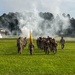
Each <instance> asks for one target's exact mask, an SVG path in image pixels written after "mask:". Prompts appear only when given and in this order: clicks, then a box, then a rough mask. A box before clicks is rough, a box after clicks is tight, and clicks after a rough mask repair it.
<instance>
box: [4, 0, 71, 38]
mask: <svg viewBox="0 0 75 75" xmlns="http://www.w3.org/2000/svg"><path fill="white" fill-rule="evenodd" d="M63 2H64V0H63V1H62V0H37V1H36V0H31V1H30V0H25V1H24V0H16V1H15V0H6V1H4V0H3V3H4V4H5V6H4V7H6V11H9V10H10V11H13V12H20V15H19V16H18V20H19V28H20V29H21V31H22V34H21V35H20V36H23V37H29V32H30V31H32V33H33V36H34V37H38V36H52V37H54V36H55V35H56V33H57V32H58V31H59V30H62V33H63V32H64V30H65V29H67V28H68V27H69V25H70V23H69V19H68V18H67V17H63V16H62V15H61V14H62V12H61V11H62V10H61V7H62V6H61V5H62V3H63ZM13 4H14V5H13ZM46 11H47V12H50V13H52V14H53V15H54V19H53V20H52V21H49V20H44V19H43V18H41V17H40V16H39V12H46ZM57 14H58V16H57ZM60 28H62V29H60Z"/></svg>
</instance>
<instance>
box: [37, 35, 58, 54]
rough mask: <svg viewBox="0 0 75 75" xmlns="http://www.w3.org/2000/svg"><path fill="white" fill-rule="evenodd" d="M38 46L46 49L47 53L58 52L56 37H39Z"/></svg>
mask: <svg viewBox="0 0 75 75" xmlns="http://www.w3.org/2000/svg"><path fill="white" fill-rule="evenodd" d="M37 47H38V48H40V49H42V50H44V52H45V54H49V52H50V51H52V52H53V53H56V52H57V42H56V40H55V39H54V38H51V37H49V36H48V37H47V38H45V37H43V38H42V37H39V38H38V39H37Z"/></svg>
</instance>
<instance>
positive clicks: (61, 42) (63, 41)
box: [60, 36, 65, 49]
mask: <svg viewBox="0 0 75 75" xmlns="http://www.w3.org/2000/svg"><path fill="white" fill-rule="evenodd" d="M60 44H61V49H63V48H64V45H65V40H64V38H63V36H62V37H61V39H60Z"/></svg>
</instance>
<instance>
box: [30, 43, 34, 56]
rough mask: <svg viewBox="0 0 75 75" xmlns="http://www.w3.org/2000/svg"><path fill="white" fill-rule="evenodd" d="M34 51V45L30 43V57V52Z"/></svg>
mask: <svg viewBox="0 0 75 75" xmlns="http://www.w3.org/2000/svg"><path fill="white" fill-rule="evenodd" d="M33 49H34V45H33V43H32V42H30V43H29V50H30V55H32V51H33Z"/></svg>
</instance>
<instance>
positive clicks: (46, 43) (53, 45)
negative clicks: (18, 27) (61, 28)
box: [17, 36, 65, 55]
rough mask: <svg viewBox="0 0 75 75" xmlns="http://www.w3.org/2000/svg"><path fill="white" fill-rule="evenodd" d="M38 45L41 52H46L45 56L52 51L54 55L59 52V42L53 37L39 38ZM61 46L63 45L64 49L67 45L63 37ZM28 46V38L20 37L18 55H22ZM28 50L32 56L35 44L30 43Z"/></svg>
mask: <svg viewBox="0 0 75 75" xmlns="http://www.w3.org/2000/svg"><path fill="white" fill-rule="evenodd" d="M36 43H37V47H38V48H39V49H41V50H44V52H45V54H49V52H50V51H52V52H53V53H54V54H55V53H56V52H57V45H58V44H57V42H56V40H55V39H54V38H51V37H49V36H48V37H47V38H45V37H43V38H42V37H39V38H37V40H36ZM60 44H61V49H63V48H64V44H65V40H64V39H63V37H61V39H60ZM26 45H27V39H26V37H25V38H23V37H19V38H18V39H17V47H18V53H19V54H21V53H22V50H23V49H24V47H25V46H26ZM28 48H29V50H30V55H32V51H33V49H34V45H33V42H32V41H30V43H29V45H28Z"/></svg>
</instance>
